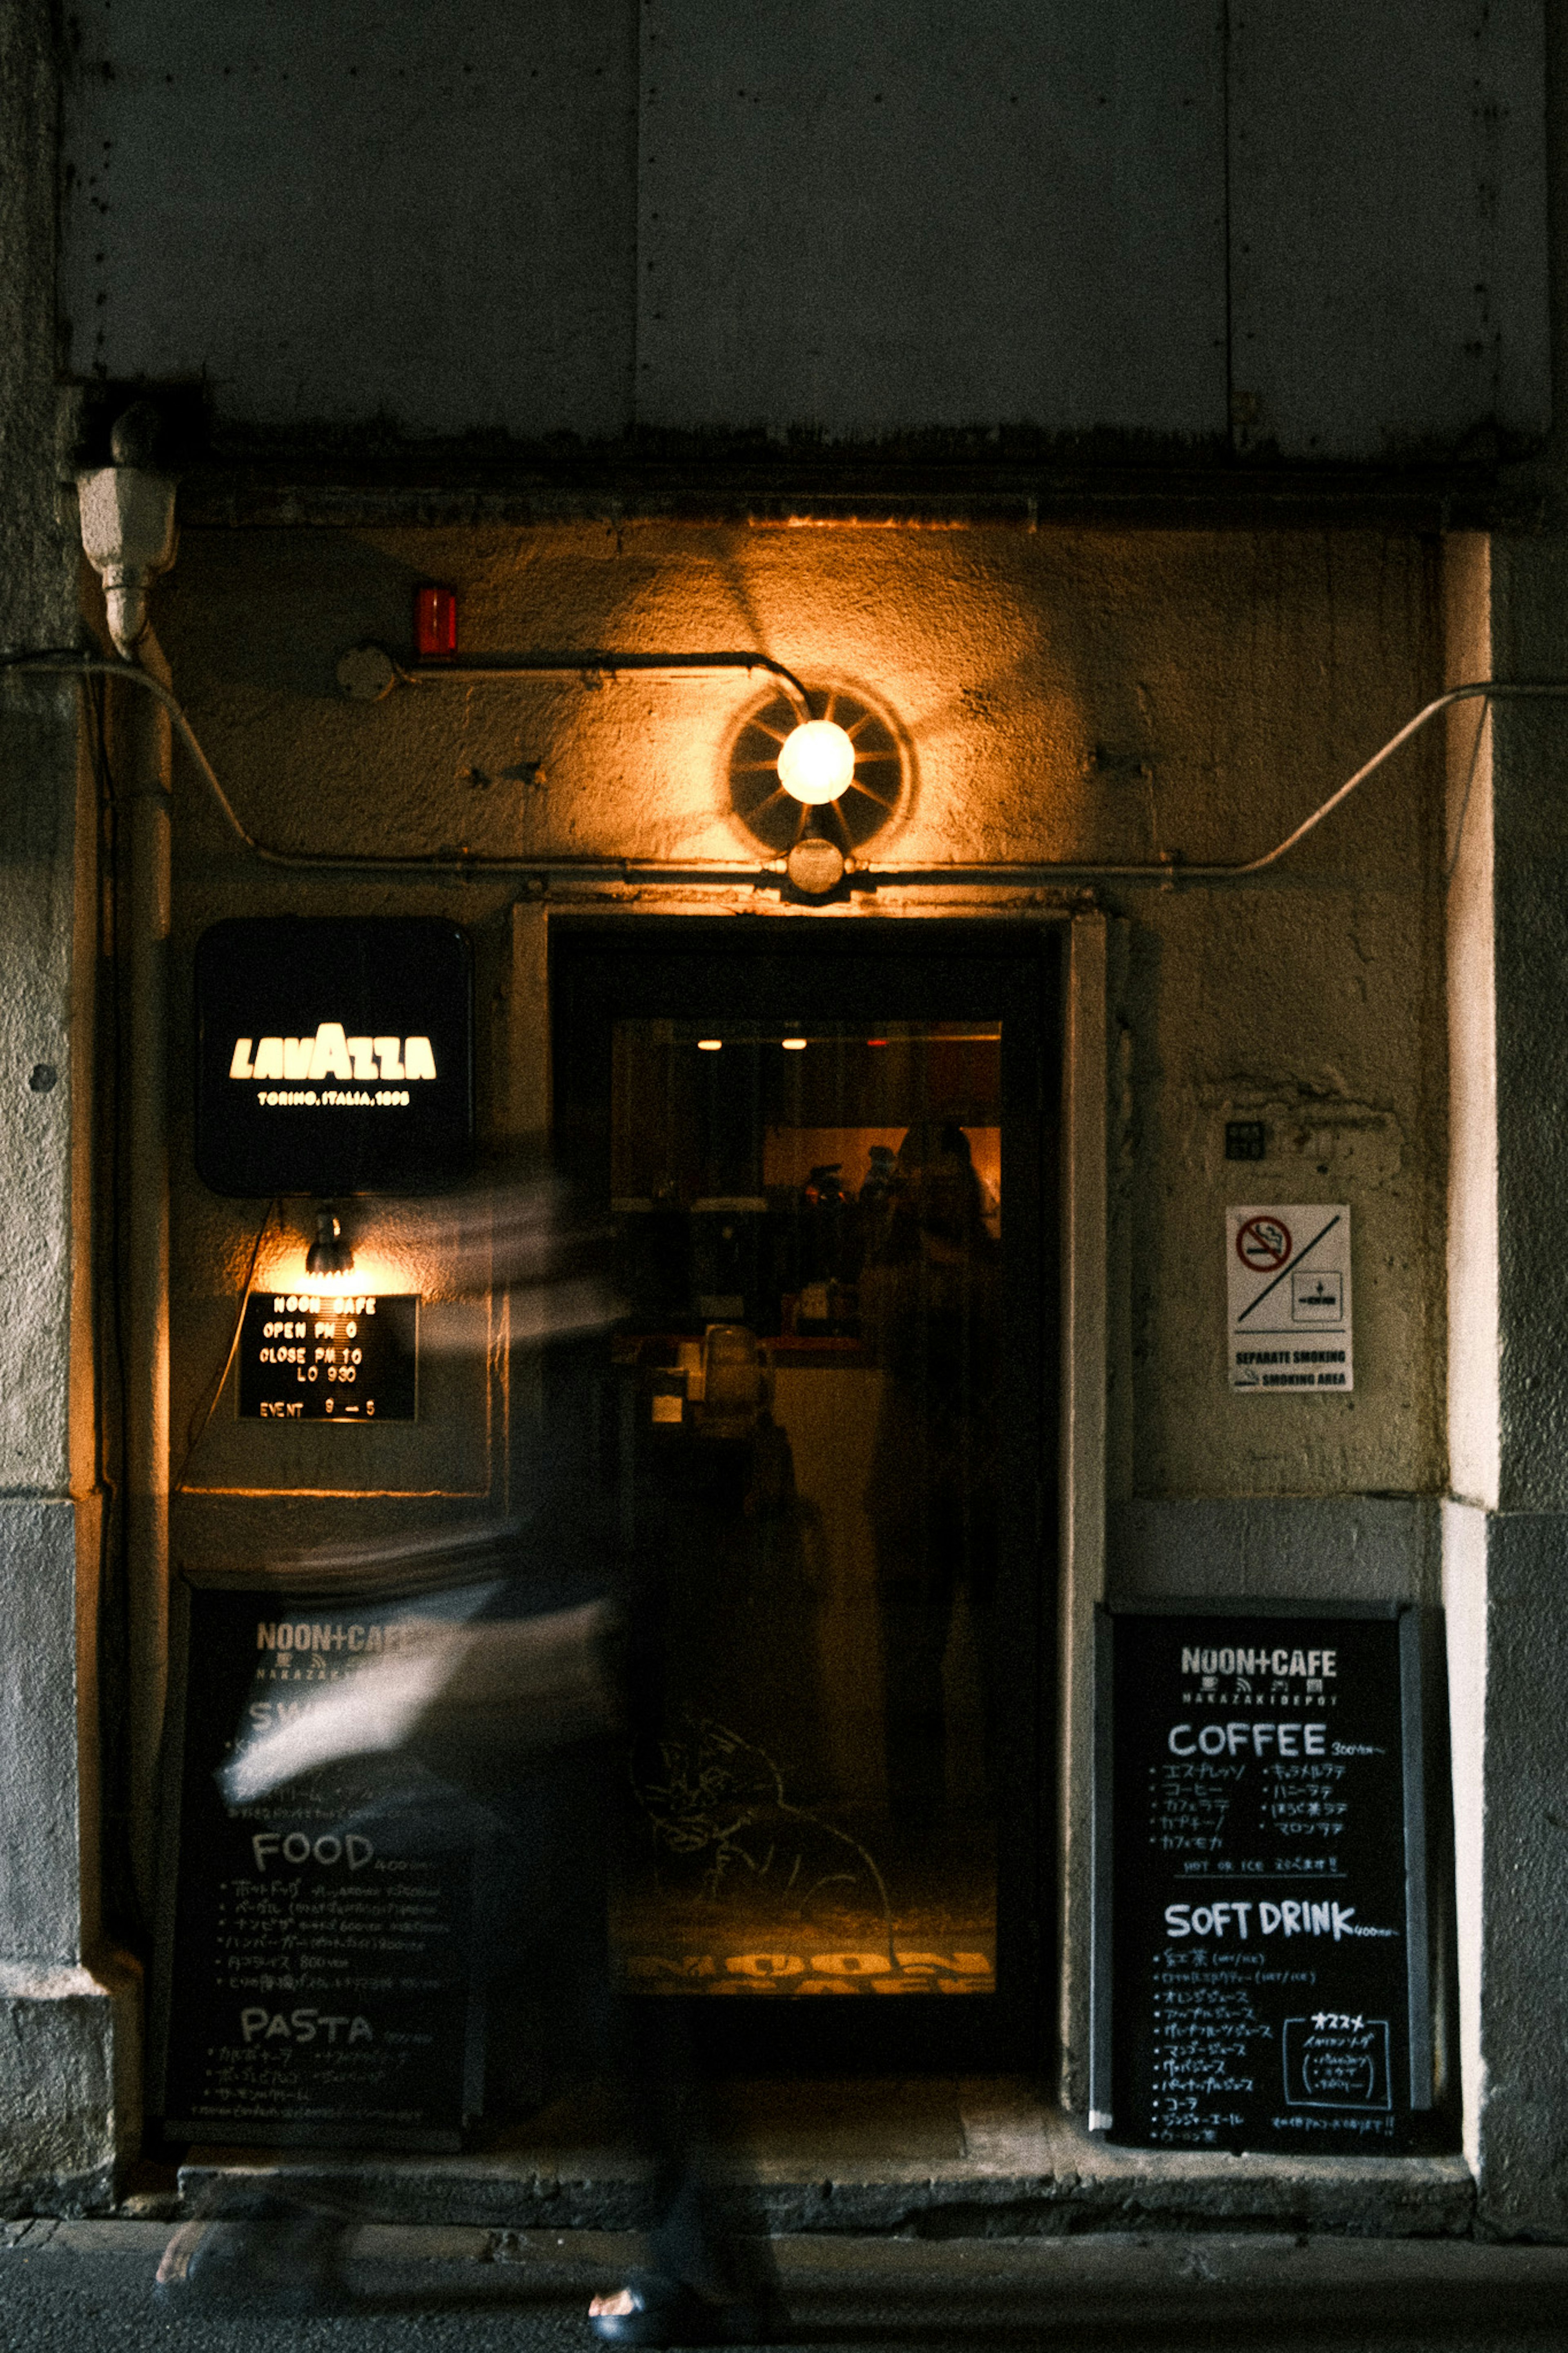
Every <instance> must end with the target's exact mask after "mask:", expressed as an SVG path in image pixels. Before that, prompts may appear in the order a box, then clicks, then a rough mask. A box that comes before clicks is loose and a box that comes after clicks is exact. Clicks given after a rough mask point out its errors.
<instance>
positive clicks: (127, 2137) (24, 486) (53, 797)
mask: <svg viewBox="0 0 1568 2353" xmlns="http://www.w3.org/2000/svg"><path fill="white" fill-rule="evenodd" d="M53 44H54V36H53V28H52V26H51V22H50V11H49V9H48V7H47V5H45V0H19V5H15V6H13V7H11V8H9V9H7V10H5V11H3V12H0V347H3V348H4V350H5V353H6V363H5V368H4V369H3V370H0V651H4V652H5V653H12V652H20V651H23V650H25V649H29V648H35V647H39V646H59V645H70V644H73V643H74V642H75V641H76V637H77V632H78V629H79V590H78V575H79V553H78V542H77V534H76V528H75V522H74V518H73V517H72V516H71V515H70V513H69V512H68V508H66V507H64V506H62V504H61V502H60V500H59V495H58V490H57V486H56V472H57V466H56V450H55V384H54V353H55V314H54V185H55V154H54V138H55V119H56V90H55V79H54V65H53V58H54V45H53ZM80 754H81V729H80V723H79V707H78V692H77V689H76V687H75V686H74V684H69V683H65V682H57V681H51V680H47V679H37V678H29V679H20V678H9V679H7V678H5V677H4V676H3V675H0V940H4V942H5V981H4V987H0V1180H3V1182H4V1188H5V1203H6V1214H5V1219H4V1220H3V1221H0V1365H3V1366H5V1380H4V1383H3V1384H0V2212H15V2211H25V2210H26V2209H27V2208H28V2207H29V2206H34V2207H37V2208H41V2209H42V2210H43V2211H53V2212H68V2211H83V2210H88V2209H91V2208H93V2207H95V2206H100V2205H102V2204H103V2203H105V2202H106V2201H107V2200H108V2199H109V2198H110V2195H111V2194H112V2180H113V2172H114V2166H115V2161H116V2156H117V2151H119V2150H121V2149H122V2148H123V2147H125V2146H126V2145H127V2144H128V2143H130V2142H131V2140H132V2137H133V2136H134V2133H135V2131H136V2128H137V2117H136V2114H135V2097H136V2069H135V2064H134V2057H135V2037H134V2016H135V2004H134V2000H133V1998H132V1997H133V1989H132V1984H131V1982H130V1979H129V1977H128V1975H127V1973H126V1972H125V1971H124V1969H123V1968H119V1967H115V1966H111V1965H110V1964H109V1963H107V1962H106V1961H105V1960H104V1957H103V1956H102V1954H101V1952H100V1926H99V1919H98V1882H99V1870H98V1823H97V1792H96V1785H95V1771H94V1762H95V1758H96V1754H97V1746H98V1743H97V1689H96V1676H95V1673H94V1660H95V1656H96V1607H97V1577H98V1560H99V1546H100V1525H101V1517H100V1508H99V1496H98V1493H97V1479H96V1441H95V1421H94V1416H95V1403H96V1400H95V1397H94V1390H93V1378H92V1357H93V1351H92V1293H91V1281H92V1270H91V1253H90V1228H91V1216H90V1208H91V1191H90V1181H89V1150H88V1146H89V1135H90V1123H91V1113H92V1094H93V1089H92V1002H93V987H92V983H93V973H94V962H95V953H96V909H97V887H96V870H95V854H94V853H95V842H96V834H95V827H94V819H93V808H94V803H93V789H92V779H91V777H90V775H89V773H88V772H87V769H86V765H85V763H84V762H83V760H82V758H81V756H80Z"/></svg>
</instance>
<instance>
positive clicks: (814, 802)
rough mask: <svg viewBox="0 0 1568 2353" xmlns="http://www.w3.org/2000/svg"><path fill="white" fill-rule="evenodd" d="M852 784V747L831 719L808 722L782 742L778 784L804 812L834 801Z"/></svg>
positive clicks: (845, 734) (853, 763) (810, 720)
mask: <svg viewBox="0 0 1568 2353" xmlns="http://www.w3.org/2000/svg"><path fill="white" fill-rule="evenodd" d="M854 781H855V746H854V744H852V743H851V742H850V740H849V737H848V736H847V733H845V731H844V729H843V728H842V727H840V726H839V725H838V723H837V721H836V720H833V719H808V720H806V721H805V723H803V724H802V725H801V726H799V727H797V728H795V730H794V732H793V733H791V734H788V735H786V736H785V737H784V749H783V750H782V751H781V752H780V754H779V782H780V784H781V785H782V786H784V790H785V792H786V793H788V794H790V795H791V797H793V798H794V799H795V800H797V801H804V802H805V805H806V807H808V808H821V807H823V806H824V805H825V803H826V802H828V801H836V800H837V799H838V798H839V797H840V796H841V795H843V794H844V793H847V791H848V789H849V787H850V786H851V785H852V784H853V783H854Z"/></svg>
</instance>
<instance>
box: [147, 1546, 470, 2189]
mask: <svg viewBox="0 0 1568 2353" xmlns="http://www.w3.org/2000/svg"><path fill="white" fill-rule="evenodd" d="M176 1600H177V1603H178V1607H177V1610H176V1626H175V1633H176V1638H177V1639H176V1641H175V1644H174V1659H175V1678H176V1680H175V1691H174V1703H173V1705H172V1709H171V1729H170V1767H169V1775H168V1779H167V1782H166V1785H165V1786H166V1798H165V1824H164V1850H163V1870H162V1886H161V1892H160V1907H159V1908H160V1917H159V1936H158V1954H157V1961H156V1968H155V1976H154V1996H153V2068H154V2073H153V2081H154V2084H157V2085H159V2086H160V2091H159V2094H158V2096H159V2105H160V2109H161V2113H162V2115H163V2118H164V2128H165V2130H166V2131H167V2132H168V2133H169V2134H170V2135H172V2136H173V2137H175V2138H200V2139H214V2138H225V2139H230V2140H235V2139H241V2140H246V2141H255V2142H263V2143H268V2142H269V2143H273V2144H277V2145H282V2146H287V2145H292V2144H308V2143H311V2142H315V2143H321V2144H326V2145H328V2146H337V2147H342V2146H345V2145H353V2144H355V2143H360V2144H365V2143H371V2144H374V2145H376V2146H379V2147H414V2148H451V2147H457V2146H458V2136H459V2129H460V2126H461V2124H462V2120H463V2117H464V2115H465V2114H466V2113H471V2112H472V2111H473V2110H475V2109H476V2108H477V2107H478V2105H479V2098H478V2096H477V2094H476V2091H475V2085H476V2084H477V2083H478V2082H479V2079H480V2076H481V2074H482V2045H481V2043H480V2042H479V2013H478V2005H477V2004H476V2003H475V2002H474V2001H473V2000H471V1998H470V1975H471V1963H470V1945H469V1909H470V1886H471V1868H470V1863H469V1861H468V1853H467V1852H465V1851H464V1850H463V1849H462V1847H461V1845H460V1843H458V1841H457V1840H456V1838H455V1836H454V1832H453V1828H452V1820H453V1818H452V1814H451V1810H450V1805H449V1801H448V1802H443V1801H442V1800H441V1799H439V1798H438V1796H437V1793H436V1792H435V1791H431V1792H429V1793H428V1796H427V1801H426V1803H425V1804H424V1805H423V1807H422V1806H421V1804H420V1803H419V1802H418V1796H419V1792H418V1789H417V1788H414V1789H413V1791H412V1794H411V1792H410V1789H409V1787H408V1786H407V1780H406V1775H405V1772H404V1768H403V1767H401V1766H398V1765H395V1764H394V1763H393V1762H392V1761H391V1760H389V1759H388V1758H386V1757H374V1758H371V1759H368V1760H364V1761H363V1762H360V1761H356V1762H355V1763H354V1764H353V1766H343V1765H337V1766H334V1767H331V1768H328V1769H325V1770H323V1771H321V1772H318V1773H315V1774H311V1775H309V1776H306V1777H302V1778H300V1780H299V1781H297V1782H294V1783H290V1784H289V1785H288V1786H287V1787H286V1788H283V1789H281V1790H279V1792H277V1793H276V1794H275V1795H274V1796H271V1797H268V1798H266V1799H262V1800H260V1801H259V1802H258V1803H257V1804H254V1805H228V1804H226V1803H225V1801H224V1799H223V1798H222V1797H221V1796H220V1794H219V1791H218V1788H217V1786H216V1782H215V1780H214V1778H213V1776H214V1772H215V1769H216V1767H219V1766H221V1765H222V1764H223V1763H224V1761H225V1759H226V1757H227V1756H228V1755H229V1754H230V1752H231V1749H232V1747H233V1745H234V1742H235V1740H236V1737H237V1736H238V1735H239V1734H241V1732H242V1731H243V1730H245V1729H247V1728H249V1727H252V1726H256V1727H260V1726H263V1725H267V1724H268V1723H272V1722H276V1721H277V1719H278V1718H279V1716H280V1715H286V1714H287V1713H288V1712H289V1710H290V1709H292V1708H296V1707H298V1706H299V1705H300V1704H301V1702H303V1701H306V1700H308V1699H309V1698H310V1694H312V1693H313V1692H320V1691H321V1690H322V1689H323V1688H324V1687H325V1686H326V1685H327V1684H328V1683H331V1682H333V1681H335V1680H337V1679H338V1678H340V1677H341V1676H342V1675H343V1674H345V1673H347V1672H352V1670H353V1665H354V1663H355V1662H356V1661H357V1660H359V1659H362V1658H366V1657H374V1656H375V1655H376V1654H377V1653H384V1652H385V1651H389V1650H395V1649H396V1648H397V1647H398V1644H399V1642H400V1641H406V1640H407V1639H408V1638H409V1636H410V1634H411V1633H412V1632H413V1631H414V1630H415V1629H416V1625H417V1624H418V1623H419V1622H421V1621H422V1620H423V1617H424V1615H425V1614H426V1611H427V1609H428V1608H429V1606H430V1605H428V1604H426V1605H423V1606H422V1605H421V1604H419V1603H418V1602H416V1601H415V1602H411V1601H410V1600H409V1599H407V1597H406V1596H401V1597H398V1598H397V1599H390V1600H386V1599H384V1600H382V1601H378V1600H377V1599H374V1597H369V1596H366V1595H364V1594H359V1595H356V1596H355V1597H354V1598H353V1599H352V1600H347V1599H343V1598H342V1597H341V1596H340V1597H337V1598H334V1599H321V1598H309V1597H301V1596H300V1595H298V1594H294V1595H289V1594H284V1593H280V1592H279V1590H278V1588H277V1587H276V1586H273V1587H271V1588H266V1589H260V1590H258V1589H254V1588H248V1589H237V1588H235V1587H233V1586H226V1587H208V1586H200V1585H191V1584H187V1583H182V1584H181V1585H180V1586H179V1587H178V1588H176ZM394 1777H401V1778H397V1780H396V1788H397V1792H398V1794H399V1796H400V1799H401V1802H399V1803H397V1804H395V1805H394V1804H389V1802H388V1800H389V1798H390V1797H391V1796H392V1795H393V1787H392V1783H393V1780H394Z"/></svg>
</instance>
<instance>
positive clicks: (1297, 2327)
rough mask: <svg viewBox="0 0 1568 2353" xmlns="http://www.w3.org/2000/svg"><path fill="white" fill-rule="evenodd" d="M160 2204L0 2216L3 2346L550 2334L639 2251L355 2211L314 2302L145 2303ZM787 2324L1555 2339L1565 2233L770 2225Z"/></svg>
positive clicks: (1382, 2344) (517, 2341)
mask: <svg viewBox="0 0 1568 2353" xmlns="http://www.w3.org/2000/svg"><path fill="white" fill-rule="evenodd" d="M170 2227H171V2226H170V2223H169V2222H168V2221H123V2220H121V2221H82V2222H72V2221H33V2222H25V2221H24V2222H8V2223H5V2224H0V2348H4V2353H121V2348H125V2353H130V2348H137V2353H142V2348H169V2353H186V2348H189V2353H198V2348H199V2353H281V2348H289V2353H294V2348H299V2353H314V2348H322V2353H325V2348H331V2353H416V2348H417V2353H444V2348H451V2353H459V2348H460V2353H535V2349H536V2348H537V2353H555V2348H562V2353H566V2348H577V2353H581V2348H586V2347H587V2346H588V2345H589V2344H590V2342H591V2340H590V2339H589V2337H588V2334H587V2330H586V2328H585V2327H584V2308H585V2304H586V2299H587V2297H588V2295H590V2294H592V2293H593V2292H595V2290H597V2289H599V2288H602V2287H605V2286H609V2285H612V2284H615V2283H616V2281H618V2279H619V2278H620V2277H621V2276H622V2274H624V2273H625V2272H626V2269H627V2268H628V2267H629V2266H631V2265H633V2264H635V2262H636V2260H637V2242H636V2241H635V2239H633V2238H631V2237H629V2236H626V2235H623V2234H619V2233H614V2232H588V2231H584V2232H546V2231H515V2230H513V2231H508V2230H486V2229H478V2228H471V2227H463V2226H452V2225H446V2226H440V2225H418V2224H385V2223H383V2224H375V2223H371V2224H364V2225H362V2226H361V2227H360V2228H359V2229H358V2230H357V2231H356V2232H355V2233H354V2236H353V2242H352V2244H351V2248H350V2260H349V2265H348V2277H349V2284H350V2288H351V2291H352V2299H353V2300H352V2304H351V2306H350V2308H349V2309H347V2310H346V2311H344V2312H343V2313H342V2314H334V2315H332V2316H315V2317H298V2316H292V2315H288V2316H284V2315H280V2314H279V2313H278V2312H277V2311H275V2310H274V2311H268V2310H265V2309H255V2308H245V2307H240V2306H213V2305H203V2306H193V2307H191V2308H188V2309H180V2308H169V2307H165V2306H162V2305H160V2304H159V2303H158V2302H156V2301H155V2299H154V2297H153V2272H154V2269H155V2267H156V2264H157V2261H158V2257H159V2254H160V2253H161V2251H162V2249H163V2245H164V2243H165V2242H166V2240H167V2238H168V2235H169V2232H170ZM773 2252H774V2255H775V2259H776V2263H777V2269H778V2273H779V2276H780V2280H781V2284H782V2286H783V2290H784V2296H785V2299H786V2301H787V2304H788V2306H789V2308H790V2313H791V2322H790V2327H789V2333H788V2335H787V2337H784V2339H782V2340H781V2341H782V2342H784V2343H785V2344H787V2345H789V2346H798V2347H800V2348H817V2353H832V2348H844V2353H870V2348H886V2353H943V2348H954V2353H957V2348H968V2347H980V2346H992V2345H994V2346H997V2347H1002V2348H1014V2347H1016V2348H1024V2347H1029V2346H1041V2347H1046V2348H1061V2353H1068V2348H1080V2347H1081V2348H1085V2353H1199V2348H1210V2347H1217V2348H1236V2353H1243V2348H1245V2353H1275V2348H1278V2353H1307V2348H1312V2347H1318V2346H1321V2347H1324V2348H1332V2353H1363V2348H1366V2353H1372V2348H1434V2353H1436V2348H1442V2353H1503V2348H1565V2353H1568V2248H1564V2247H1533V2246H1498V2245H1491V2244H1487V2243H1485V2242H1479V2241H1477V2240H1474V2239H1469V2238H1442V2237H1438V2238H1426V2239H1394V2240H1390V2239H1370V2238H1368V2239H1357V2238H1346V2237H1327V2236H1314V2235H1311V2234H1309V2233H1298V2234H1289V2233H1283V2232H1260V2231H1251V2232H1231V2233H1224V2232H1140V2233H1132V2232H1091V2233H1087V2234H1084V2235H1080V2236H1064V2237H1055V2238H1039V2237H1035V2238H1028V2239H999V2238H998V2239H973V2238H969V2239H949V2240H931V2239H912V2238H894V2239H888V2238H866V2237H858V2236H854V2235H845V2236H842V2237H832V2236H824V2235H819V2234H813V2235H810V2236H805V2235H802V2236H795V2237H784V2238H780V2239H777V2240H775V2241H774V2242H773Z"/></svg>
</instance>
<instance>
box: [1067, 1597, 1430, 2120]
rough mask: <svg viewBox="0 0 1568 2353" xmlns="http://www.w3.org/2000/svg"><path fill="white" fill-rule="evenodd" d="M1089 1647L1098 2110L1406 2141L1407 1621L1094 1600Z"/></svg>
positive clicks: (1409, 2061) (1419, 2090)
mask: <svg viewBox="0 0 1568 2353" xmlns="http://www.w3.org/2000/svg"><path fill="white" fill-rule="evenodd" d="M1256 1607H1257V1606H1256V1605H1255V1608H1256ZM1099 1641H1100V1654H1099V1658H1098V1660H1097V1707H1096V1793H1095V1818H1096V1880H1097V1885H1096V1906H1095V1912H1096V1918H1095V1994H1094V2031H1093V2046H1094V2048H1093V2057H1092V2060H1091V2073H1092V2075H1093V2077H1094V2111H1095V2112H1094V2116H1093V2119H1092V2121H1093V2122H1094V2123H1095V2124H1096V2125H1098V2126H1100V2127H1101V2128H1102V2129H1105V2130H1107V2131H1108V2132H1109V2134H1110V2137H1111V2138H1112V2139H1113V2140H1115V2141H1121V2142H1126V2143H1129V2144H1131V2146H1134V2147H1148V2148H1215V2149H1231V2150H1241V2149H1258V2150H1265V2149H1276V2150H1292V2151H1295V2152H1297V2153H1299V2154H1318V2155H1321V2154H1324V2153H1339V2154H1343V2153H1345V2152H1347V2151H1353V2150H1368V2149H1376V2150H1383V2151H1390V2150H1393V2151H1398V2150H1401V2149H1407V2148H1409V2147H1411V2146H1412V2145H1413V2142H1412V2131H1413V2120H1414V2119H1415V2116H1417V2115H1418V2114H1421V2113H1422V2112H1424V2111H1426V2110H1428V2109H1430V2107H1431V2106H1432V2105H1433V2094H1432V2044H1431V2031H1430V2024H1429V2020H1428V2015H1427V1967H1426V1862H1425V1840H1426V1831H1425V1812H1424V1808H1423V1804H1422V1791H1421V1730H1420V1711H1421V1691H1420V1645H1419V1635H1418V1620H1417V1616H1416V1613H1415V1611H1414V1610H1405V1611H1400V1612H1395V1611H1394V1609H1388V1610H1387V1611H1384V1612H1381V1613H1374V1612H1373V1611H1370V1610H1369V1611H1366V1612H1358V1611H1356V1610H1355V1609H1354V1608H1353V1605H1346V1604H1339V1605H1334V1606H1333V1607H1332V1608H1331V1609H1328V1610H1325V1611H1323V1612H1322V1614H1321V1615H1319V1614H1314V1615H1311V1616H1306V1615H1302V1614H1299V1613H1297V1612H1295V1611H1292V1612H1291V1613H1290V1614H1288V1615H1287V1614H1281V1613H1280V1612H1279V1609H1274V1610H1268V1612H1267V1613H1266V1614H1265V1612H1264V1611H1263V1610H1262V1609H1258V1611H1257V1614H1252V1613H1250V1612H1248V1610H1247V1605H1246V1604H1242V1605H1241V1606H1240V1608H1238V1609H1235V1610H1230V1609H1226V1610H1224V1611H1220V1612H1216V1611H1215V1610H1213V1609H1199V1608H1197V1607H1195V1606H1192V1605H1188V1606H1186V1607H1182V1606H1181V1605H1177V1606H1175V1607H1173V1609H1169V1610H1159V1609H1151V1610H1148V1611H1142V1610H1126V1611H1122V1610H1118V1611H1116V1612H1114V1613H1109V1612H1105V1613H1102V1614H1101V1619H1100V1631H1099Z"/></svg>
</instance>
